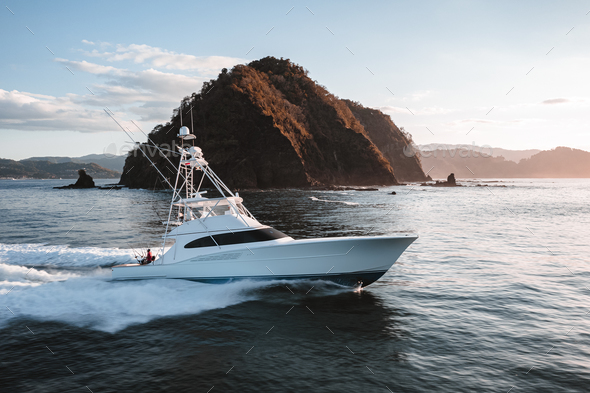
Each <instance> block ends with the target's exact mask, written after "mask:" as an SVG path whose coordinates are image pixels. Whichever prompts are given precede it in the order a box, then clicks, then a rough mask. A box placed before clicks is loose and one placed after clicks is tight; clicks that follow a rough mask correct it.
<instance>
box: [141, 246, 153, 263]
mask: <svg viewBox="0 0 590 393" xmlns="http://www.w3.org/2000/svg"><path fill="white" fill-rule="evenodd" d="M154 259H155V258H154V257H152V251H151V250H150V249H149V248H148V250H147V255H146V256H145V259H144V260H143V263H142V265H147V264H148V263H150V262H151V261H152V260H154Z"/></svg>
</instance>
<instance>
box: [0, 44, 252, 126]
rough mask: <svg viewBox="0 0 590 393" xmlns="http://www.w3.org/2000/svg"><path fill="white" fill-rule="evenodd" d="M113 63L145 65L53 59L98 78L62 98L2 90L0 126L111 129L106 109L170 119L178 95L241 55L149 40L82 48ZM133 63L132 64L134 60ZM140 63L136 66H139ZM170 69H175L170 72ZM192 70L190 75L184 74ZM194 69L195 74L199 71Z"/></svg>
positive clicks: (190, 90) (143, 117) (196, 88)
mask: <svg viewBox="0 0 590 393" xmlns="http://www.w3.org/2000/svg"><path fill="white" fill-rule="evenodd" d="M82 43H83V44H85V45H89V46H94V47H98V48H103V49H104V48H108V47H109V46H112V45H111V44H109V43H103V42H93V41H88V40H83V41H82ZM83 53H86V54H87V55H89V56H92V57H94V58H95V59H97V60H98V61H99V62H100V60H99V59H102V60H103V61H107V62H110V63H114V62H122V64H123V62H124V61H128V62H131V63H132V64H142V65H144V66H147V67H146V69H143V70H139V71H135V70H130V69H128V68H120V67H115V66H113V65H105V64H99V63H98V62H90V61H87V60H81V61H74V60H69V59H64V58H57V59H55V61H56V62H58V63H61V64H62V65H64V66H67V67H68V68H70V69H71V70H73V71H74V72H75V73H76V74H78V73H85V74H90V75H93V76H95V77H96V78H98V81H97V82H98V83H93V84H91V85H88V87H89V92H88V94H82V95H79V94H66V95H65V96H63V97H57V96H47V95H40V94H35V93H34V92H23V91H17V90H14V91H7V90H2V89H0V128H2V129H14V130H47V131H50V130H56V131H81V132H101V131H111V130H112V122H111V121H109V120H110V119H108V118H105V115H104V113H103V111H102V109H103V108H104V107H106V106H108V107H109V108H111V109H113V110H115V111H119V112H122V113H125V116H126V117H131V118H135V119H136V120H139V121H145V122H148V127H150V126H155V125H156V124H157V123H162V122H166V121H167V120H168V119H169V118H170V114H171V113H172V108H174V107H176V106H177V105H178V102H179V101H180V99H181V98H182V97H184V96H187V95H190V94H191V93H193V92H197V91H199V90H200V88H201V86H202V84H203V82H204V81H205V80H208V79H209V78H210V77H214V76H215V75H216V74H217V73H218V72H219V71H220V70H221V69H222V68H223V67H232V66H233V65H235V64H238V63H240V62H241V59H237V58H230V57H223V56H207V57H196V56H192V55H186V54H178V53H175V52H171V51H167V50H164V49H161V48H156V47H151V46H149V45H135V44H132V45H128V46H122V45H118V46H116V50H115V51H113V52H106V51H99V50H97V49H94V50H93V51H92V52H83ZM130 66H131V65H130ZM135 68H137V67H135ZM170 70H177V72H176V73H175V72H171V71H170ZM186 71H190V72H191V74H192V75H186V74H185V73H186ZM195 74H196V75H195Z"/></svg>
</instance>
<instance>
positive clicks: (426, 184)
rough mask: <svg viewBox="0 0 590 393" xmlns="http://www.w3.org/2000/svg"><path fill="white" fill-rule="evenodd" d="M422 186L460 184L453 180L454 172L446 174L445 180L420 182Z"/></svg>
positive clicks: (458, 185)
mask: <svg viewBox="0 0 590 393" xmlns="http://www.w3.org/2000/svg"><path fill="white" fill-rule="evenodd" d="M422 185H423V186H432V187H461V185H460V184H457V180H455V174H454V173H451V174H450V175H449V176H447V181H438V180H437V181H436V182H435V183H434V184H433V183H422Z"/></svg>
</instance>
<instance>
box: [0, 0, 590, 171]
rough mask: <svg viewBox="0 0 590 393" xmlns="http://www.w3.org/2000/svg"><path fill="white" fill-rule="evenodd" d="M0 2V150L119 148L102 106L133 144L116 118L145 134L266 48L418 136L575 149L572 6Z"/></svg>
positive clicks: (586, 21)
mask: <svg viewBox="0 0 590 393" xmlns="http://www.w3.org/2000/svg"><path fill="white" fill-rule="evenodd" d="M4 5H5V7H2V10H0V32H1V35H2V37H3V39H2V41H1V42H0V53H2V61H0V140H1V141H2V143H0V157H2V158H11V159H22V158H26V157H31V156H48V155H52V156H59V155H63V156H81V155H86V154H92V153H102V152H103V151H104V150H105V149H106V148H107V146H111V147H110V149H111V150H110V151H111V152H112V151H113V150H112V149H113V146H116V151H117V152H119V153H124V152H125V150H124V149H128V148H129V146H130V145H129V143H128V142H129V138H127V136H126V135H125V134H124V133H123V132H122V131H120V130H119V129H118V128H117V126H116V124H115V123H114V122H113V121H112V120H111V119H110V118H109V117H108V116H107V115H106V114H105V112H104V111H103V109H104V108H105V107H108V108H109V109H110V110H112V111H113V112H114V113H115V114H116V116H117V117H118V118H119V119H120V120H122V121H124V122H125V124H126V125H128V126H129V127H130V130H131V131H134V138H136V139H137V140H141V141H143V140H145V137H143V135H142V134H141V133H140V132H139V131H138V130H137V128H135V127H134V126H133V125H132V123H130V120H134V121H135V122H136V123H137V124H138V125H139V126H140V127H141V128H142V129H143V130H144V131H145V132H148V131H150V130H151V129H152V128H153V127H154V126H156V125H157V124H159V123H163V122H166V121H167V120H169V119H170V116H171V114H172V110H173V108H174V107H175V106H177V105H178V102H179V101H180V99H181V98H182V97H184V96H187V95H190V94H191V93H193V92H195V91H199V90H200V88H201V85H202V83H203V81H206V80H209V79H213V78H216V76H217V74H218V73H219V71H220V70H221V68H223V67H227V68H231V67H232V66H233V65H235V64H239V63H246V62H249V61H252V60H255V59H259V58H262V57H265V56H269V55H272V56H276V57H285V58H289V59H291V60H292V61H294V62H295V63H298V64H300V65H302V66H303V67H304V68H306V69H308V70H309V75H310V77H311V78H312V79H314V80H316V81H318V83H320V84H321V85H324V86H326V87H327V89H328V90H329V91H330V92H332V93H334V94H335V95H337V96H339V97H341V98H348V99H352V100H354V101H358V102H360V103H361V104H363V105H365V106H370V107H374V108H379V109H381V110H382V111H384V112H385V113H387V114H389V115H391V117H392V120H393V121H394V122H395V123H396V124H397V125H398V126H400V127H402V126H403V127H404V128H405V129H406V131H409V132H410V133H411V134H412V135H413V138H414V141H415V142H416V143H418V144H432V143H445V144H455V143H465V144H472V143H475V144H476V145H489V146H494V147H502V148H508V149H531V148H537V149H550V148H553V147H556V146H569V147H576V148H581V149H585V150H590V110H589V109H590V93H589V91H590V89H589V88H590V73H588V70H589V69H590V51H589V50H588V49H589V46H588V43H589V42H590V14H587V13H588V11H590V2H588V1H568V2H549V1H520V2H511V1H497V2H484V1H458V0H457V1H420V2H414V1H400V2H395V3H392V2H375V3H370V4H365V3H361V2H349V1H345V2H335V1H330V2H322V3H318V4H314V3H302V2H297V1H296V2H285V1H273V2H270V1H268V2H262V1H258V2H248V3H246V2H224V3H205V2H203V3H200V2H192V1H171V2H165V3H163V2H154V1H143V2H114V1H102V2H93V3H90V2H72V1H58V2H51V3H50V2H41V1H33V2H22V1H18V0H9V1H8V2H7V3H6V4H4ZM572 28H573V29H572ZM533 67H534V68H533ZM492 108H493V109H492ZM131 128H132V129H131ZM113 144H114V145H113Z"/></svg>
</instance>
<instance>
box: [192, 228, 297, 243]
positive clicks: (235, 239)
mask: <svg viewBox="0 0 590 393" xmlns="http://www.w3.org/2000/svg"><path fill="white" fill-rule="evenodd" d="M283 237H287V235H285V234H284V233H282V232H280V231H277V230H276V229H274V228H264V229H255V230H253V231H241V232H234V233H222V234H219V235H213V238H214V239H215V241H213V239H211V236H205V237H202V238H200V239H197V240H193V241H192V242H190V243H187V244H186V245H185V246H184V248H198V247H213V246H216V245H217V244H219V245H220V246H228V245H231V244H241V243H254V242H264V241H268V240H275V239H280V238H283ZM215 242H217V244H215Z"/></svg>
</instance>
